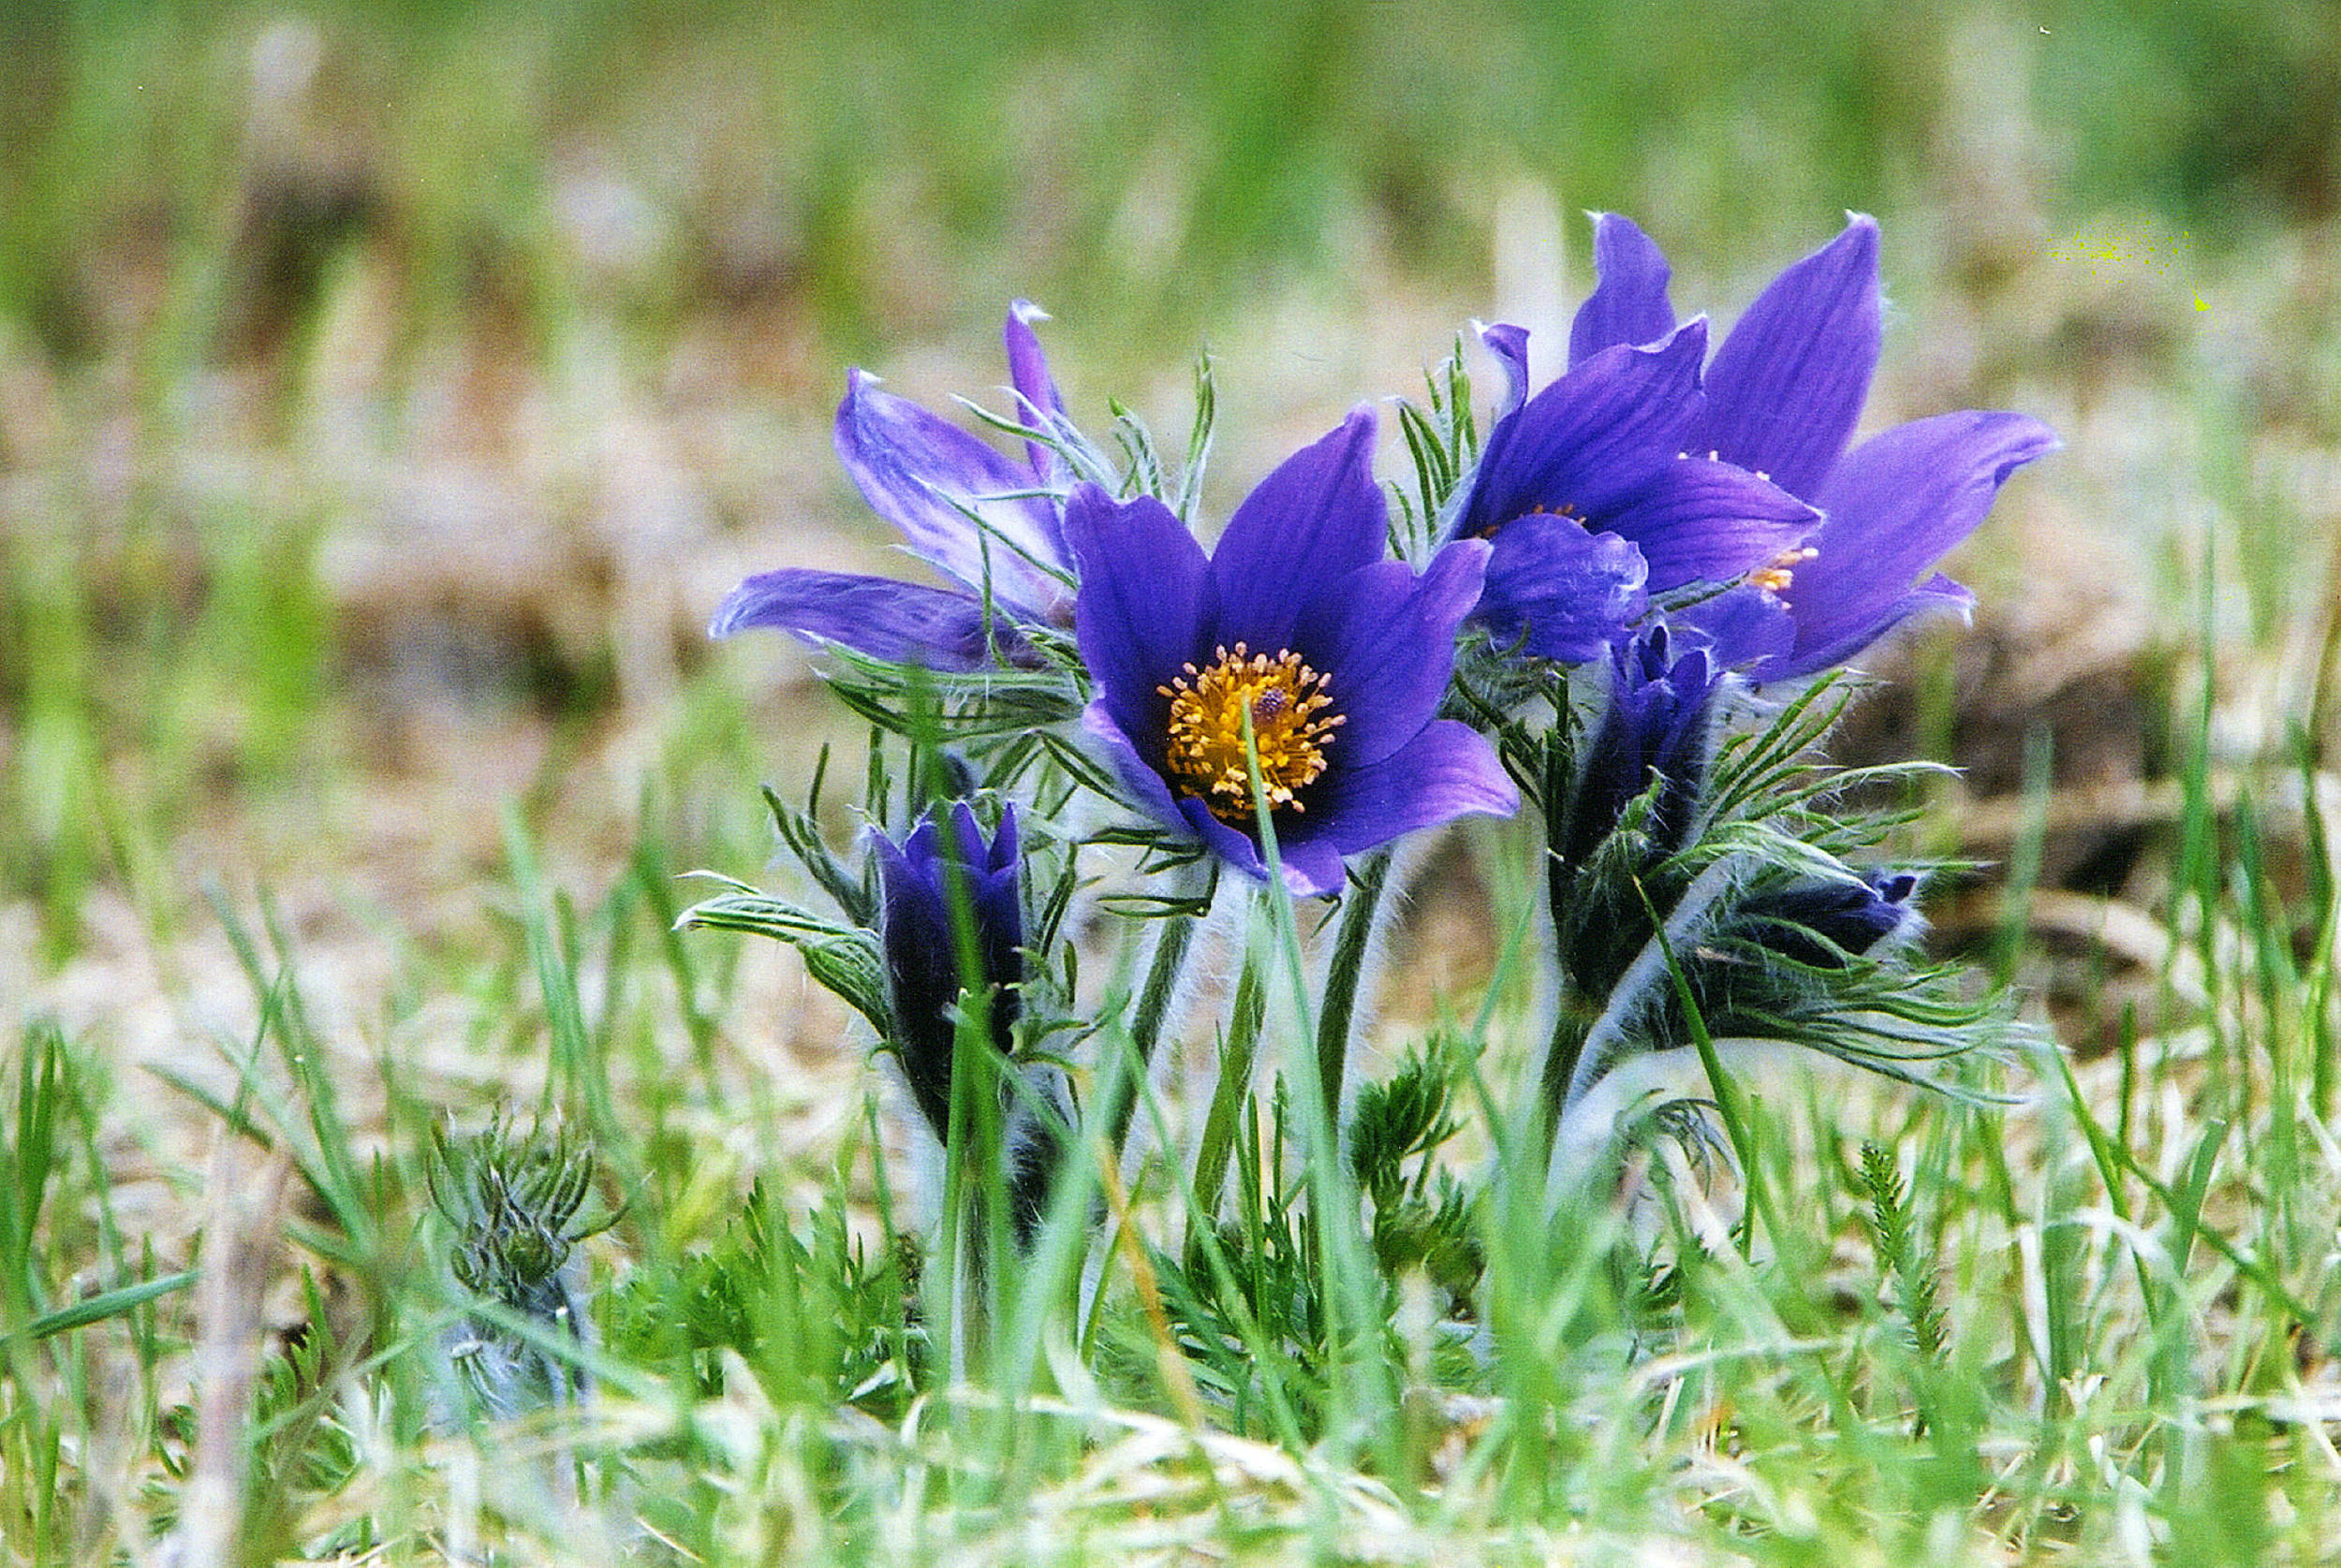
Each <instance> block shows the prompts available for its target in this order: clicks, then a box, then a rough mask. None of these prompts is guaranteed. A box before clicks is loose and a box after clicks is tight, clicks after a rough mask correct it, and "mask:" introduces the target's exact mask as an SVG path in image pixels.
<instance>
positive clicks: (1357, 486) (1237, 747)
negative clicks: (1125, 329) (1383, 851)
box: [1065, 409, 1520, 895]
mask: <svg viewBox="0 0 2341 1568" xmlns="http://www.w3.org/2000/svg"><path fill="white" fill-rule="evenodd" d="M1374 435H1375V423H1374V416H1373V414H1372V413H1371V412H1370V411H1367V410H1363V409H1361V410H1360V411H1359V412H1357V413H1355V414H1353V415H1351V416H1350V417H1349V418H1348V419H1347V421H1346V422H1345V423H1344V424H1343V425H1342V426H1341V427H1340V428H1339V429H1337V430H1335V431H1334V432H1332V434H1331V435H1328V436H1326V437H1325V438H1323V439H1322V440H1320V441H1318V442H1317V443H1316V444H1315V445H1314V446H1310V447H1304V448H1303V450H1301V451H1300V452H1298V453H1296V454H1295V455H1294V456H1292V457H1291V458H1289V459H1288V460H1287V461H1286V462H1284V463H1283V464H1282V465H1281V466H1279V467H1278V468H1277V469H1276V471H1275V472H1274V473H1273V474H1271V475H1270V476H1268V477H1267V478H1266V479H1264V480H1262V481H1261V483H1260V485H1259V488H1258V489H1256V490H1255V491H1252V493H1251V494H1250V495H1249V496H1248V497H1246V498H1245V500H1244V504H1243V505H1242V506H1238V507H1237V508H1236V512H1235V516H1234V517H1233V518H1232V519H1230V520H1229V523H1228V527H1227V531H1226V532H1225V533H1224V534H1223V535H1221V536H1220V539H1219V543H1218V546H1217V549H1216V550H1215V551H1214V553H1212V554H1211V555H1209V556H1206V555H1205V554H1204V553H1203V549H1202V547H1201V546H1200V544H1198V543H1197V542H1196V540H1195V537H1194V535H1191V534H1190V533H1188V532H1187V529H1186V527H1185V524H1183V523H1182V522H1180V520H1178V518H1177V517H1176V516H1174V515H1173V514H1172V513H1171V509H1170V508H1169V507H1167V506H1163V505H1162V504H1161V503H1160V502H1159V501H1156V500H1154V499H1152V498H1151V497H1144V496H1141V497H1140V498H1138V499H1137V500H1134V501H1127V502H1117V501H1115V500H1113V499H1112V498H1111V497H1109V496H1108V495H1106V494H1105V492H1104V491H1100V490H1098V489H1097V488H1096V487H1095V486H1090V485H1082V486H1080V487H1077V488H1076V489H1075V490H1074V491H1073V493H1072V495H1071V497H1070V498H1069V499H1068V500H1067V504H1066V509H1065V532H1066V536H1067V539H1069V540H1070V541H1071V543H1072V547H1073V553H1074V555H1075V557H1076V558H1077V559H1078V560H1079V561H1080V564H1081V579H1082V589H1081V597H1080V600H1079V603H1078V604H1077V606H1076V607H1075V613H1074V630H1075V637H1076V638H1077V640H1078V642H1079V644H1080V648H1081V654H1082V660H1083V662H1084V663H1085V664H1086V665H1087V667H1088V668H1089V671H1090V673H1091V676H1092V678H1093V679H1094V680H1095V681H1096V682H1097V696H1096V699H1095V700H1094V701H1092V702H1091V703H1090V705H1089V708H1088V711H1087V712H1086V713H1085V714H1084V715H1083V722H1084V723H1085V724H1086V725H1087V726H1088V728H1089V730H1090V732H1091V733H1092V734H1093V735H1094V736H1095V737H1096V739H1097V740H1098V742H1099V743H1100V744H1101V745H1102V746H1103V747H1104V748H1105V750H1106V752H1107V753H1108V754H1109V755H1110V756H1111V757H1112V761H1113V763H1114V766H1115V769H1116V770H1117V772H1118V773H1119V775H1120V777H1121V779H1122V781H1123V783H1124V784H1125V786H1126V788H1127V789H1128V790H1129V792H1130V795H1131V797H1132V799H1135V800H1136V801H1137V802H1138V803H1139V804H1140V805H1141V807H1143V808H1144V809H1145V810H1146V811H1147V812H1149V813H1152V814H1153V815H1154V816H1155V817H1156V819H1157V820H1158V821H1160V822H1162V823H1164V824H1166V825H1167V826H1169V827H1171V828H1172V829H1174V830H1176V831H1178V832H1179V833H1181V834H1183V835H1185V836H1187V837H1190V838H1194V839H1199V840H1200V841H1201V842H1202V843H1203V844H1204V845H1206V846H1207V847H1208V848H1209V849H1210V850H1211V851H1212V852H1213V853H1214V854H1215V855H1217V856H1218V857H1220V858H1221V859H1223V860H1226V861H1227V862H1229V864H1231V865H1233V866H1236V867H1238V868H1239V869H1241V870H1243V871H1244V872H1248V873H1250V874H1251V875H1253V876H1261V877H1264V876H1265V875H1266V874H1267V867H1266V863H1265V861H1264V860H1263V859H1262V857H1261V852H1260V842H1259V824H1258V823H1257V822H1256V821H1255V820H1254V813H1253V809H1252V808H1253V796H1252V784H1251V773H1250V768H1249V760H1248V757H1247V755H1246V752H1245V748H1244V719H1245V716H1246V715H1249V717H1250V720H1251V728H1252V732H1253V736H1254V743H1255V748H1256V750H1257V753H1258V755H1259V774H1260V781H1261V784H1262V785H1263V786H1264V791H1265V793H1266V795H1267V798H1268V800H1269V803H1270V812H1271V817H1272V821H1273V823H1274V828H1275V834H1276V843H1277V849H1278V852H1279V854H1280V856H1281V857H1282V860H1283V864H1284V874H1285V881H1286V884H1287V886H1288V887H1290V888H1291V890H1292V891H1293V892H1294V893H1296V894H1302V895H1309V894H1318V893H1332V892H1334V891H1337V890H1338V889H1339V888H1340V887H1341V885H1342V857H1344V856H1345V855H1349V854H1353V853H1356V852H1358V851H1361V850H1365V849H1370V848H1372V847H1374V846H1375V845H1377V844H1380V843H1387V842H1389V841H1390V840H1391V839H1394V838H1396V837H1398V836H1399V835H1400V834H1402V833H1406V832H1410V831H1412V830H1413V829H1415V828H1427V827H1431V826H1433V825H1434V824H1436V823H1441V822H1447V821H1450V820H1451V819H1452V818H1454V817H1457V816H1460V815H1463V814H1464V813H1467V812H1486V813H1494V814H1499V815H1503V814H1509V813H1511V812H1513V811H1514V810H1516V809H1518V806H1519V803H1520V797H1519V792H1518V791H1517V790H1516V789H1514V788H1513V786H1512V784H1511V781H1510V780H1509V779H1508V778H1507V777H1506V776H1505V774H1504V769H1503V768H1502V766H1501V764H1499V763H1498V762H1497V760H1496V756H1495V752H1494V748H1493V747H1492V746H1491V745H1490V744H1489V743H1488V741H1487V740H1485V739H1484V738H1482V737H1481V736H1480V735H1478V734H1477V733H1475V732H1474V731H1472V730H1471V729H1470V728H1469V727H1468V726H1466V725H1462V724H1459V723H1456V722H1455V721H1453V720H1450V719H1439V718H1436V717H1434V715H1435V714H1436V711H1437V710H1438V705H1439V700H1440V697H1441V696H1442V695H1443V694H1444V693H1445V691H1446V689H1447V682H1448V677H1449V675H1450V673H1451V670H1452V667H1453V664H1454V641H1455V629H1456V627H1457V625H1458V624H1459V623H1461V622H1462V620H1463V618H1464V616H1465V614H1467V613H1468V612H1469V611H1470V609H1471V607H1472V605H1473V604H1474V602H1476V601H1477V600H1478V598H1479V596H1480V580H1481V577H1482V574H1483V572H1484V571H1485V568H1486V564H1487V560H1488V555H1489V547H1488V546H1487V545H1485V544H1482V543H1480V542H1479V541H1477V540H1465V541H1462V542H1460V543H1455V544H1450V545H1449V546H1447V547H1446V548H1445V549H1443V550H1440V551H1439V552H1438V554H1437V555H1436V556H1435V557H1434V558H1433V559H1432V561H1431V564H1430V565H1429V567H1428V568H1427V569H1426V570H1425V571H1424V572H1423V573H1422V575H1421V577H1417V576H1416V575H1415V574H1414V572H1413V571H1412V570H1411V569H1410V568H1409V567H1408V566H1407V565H1406V563H1405V562H1403V561H1391V560H1385V559H1383V549H1384V540H1385V525H1386V503H1385V501H1384V499H1383V495H1382V491H1381V490H1380V488H1379V487H1378V486H1377V485H1376V484H1375V482H1374V476H1373V473H1372V468H1371V462H1372V457H1373V448H1374Z"/></svg>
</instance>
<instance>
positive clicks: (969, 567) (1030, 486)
mask: <svg viewBox="0 0 2341 1568" xmlns="http://www.w3.org/2000/svg"><path fill="white" fill-rule="evenodd" d="M1043 319H1046V318H1045V317H1044V316H1043V315H1041V313H1040V312H1039V310H1038V309H1037V308H1036V307H1035V306H1033V305H1032V304H1030V303H1028V302H1026V301H1024V300H1017V301H1016V303H1015V304H1014V305H1013V306H1012V307H1011V308H1010V309H1009V316H1008V326H1007V328H1006V331H1005V336H1006V339H1007V344H1008V365H1009V379H1010V381H1011V382H1012V384H1013V386H1014V388H1015V391H1016V396H1017V401H1018V403H1019V404H1020V408H1019V415H1020V417H1021V418H1023V420H1024V421H1025V422H1026V423H1027V424H1029V425H1031V426H1032V427H1033V428H1035V429H1038V430H1054V429H1057V428H1060V427H1061V426H1062V425H1063V422H1064V401H1063V400H1062V399H1061V398H1060V397H1059V396H1058V393H1057V389H1056V383H1055V382H1054V381H1053V380H1052V379H1051V378H1050V375H1049V366H1048V361H1047V360H1046V359H1043V358H1042V356H1041V352H1040V342H1039V339H1038V338H1037V337H1036V336H1035V335H1034V333H1033V330H1032V323H1033V322H1035V321H1037V320H1043ZM836 442H837V456H838V459H839V461H841V462H844V464H845V465H846V472H847V474H848V475H849V476H852V478H853V482H854V484H855V485H856V486H857V487H859V488H860V490H861V494H862V497H863V499H865V500H867V501H868V502H869V503H870V506H871V508H872V509H873V510H874V511H876V513H877V514H878V515H879V516H880V517H883V518H885V519H886V520H888V521H889V522H891V523H893V524H894V526H895V527H897V528H899V529H901V530H902V532H903V536H904V537H905V539H906V540H907V541H908V545H909V549H910V551H911V553H912V554H914V555H916V556H918V557H920V559H921V560H923V561H925V562H926V563H928V564H930V565H932V566H934V567H935V569H936V570H937V571H940V572H941V573H942V574H943V575H944V576H946V577H948V578H950V579H953V581H954V582H955V583H956V584H957V586H955V587H950V588H930V587H925V586H922V585H920V584H917V583H908V582H898V581H896V580H894V579H891V578H878V577H865V576H861V575H859V574H856V573H851V572H822V571H811V570H805V569H802V568H797V567H789V568H787V569H784V570H781V571H776V572H764V573H761V574H759V575H758V576H756V577H752V578H749V579H746V580H745V581H744V582H742V583H741V584H740V586H739V587H737V588H735V589H733V590H732V591H731V592H730V593H729V594H728V595H726V596H725V599H724V602H723V604H722V605H721V606H720V607H719V608H717V609H716V611H715V619H714V623H713V624H712V625H710V626H709V627H708V635H709V636H711V637H729V636H730V635H731V634H732V633H734V632H737V631H743V630H745V629H746V628H748V627H751V626H770V627H773V628H774V629H776V630H779V631H784V632H788V633H790V634H791V635H793V636H795V637H800V638H802V639H803V640H805V641H807V642H813V643H821V642H834V643H839V644H842V645H843V646H845V647H847V648H850V649H853V650H855V651H856V652H861V653H866V654H869V655H871V656H872V657H874V658H880V659H891V660H895V661H898V662H901V663H905V664H920V665H925V666H928V667H931V668H935V669H945V670H963V671H964V670H974V669H981V668H983V667H986V666H989V665H991V664H993V663H994V652H995V650H996V651H997V652H1000V653H1005V654H1008V655H1009V656H1011V657H1013V656H1015V655H1016V654H1017V652H1018V651H1019V650H1020V649H1021V648H1022V647H1023V638H1022V637H1020V636H1019V634H1018V632H1017V627H1018V626H1020V625H1033V626H1056V627H1060V628H1061V627H1062V626H1063V625H1064V624H1065V623H1066V621H1067V616H1068V614H1069V611H1070V608H1071V605H1072V596H1073V590H1072V563H1071V560H1070V558H1069V557H1068V556H1067V553H1066V549H1065V532H1064V527H1063V524H1062V522H1061V521H1060V512H1061V510H1062V502H1061V500H1060V499H1059V496H1060V493H1061V491H1062V490H1063V488H1064V485H1065V483H1066V479H1067V476H1066V475H1065V474H1064V472H1063V470H1062V465H1061V464H1060V463H1059V462H1057V460H1056V456H1055V453H1054V452H1053V450H1052V449H1051V448H1050V447H1048V446H1046V445H1044V444H1043V443H1041V442H1038V441H1031V442H1027V443H1026V453H1025V459H1024V461H1023V462H1018V461H1016V460H1014V459H1011V458H1009V457H1007V456H1004V455H1003V454H1002V453H1001V452H1000V451H999V450H998V449H996V448H995V447H992V446H990V445H989V444H988V443H986V442H983V441H981V440H979V439H978V438H977V437H975V436H973V435H971V434H969V433H968V432H965V431H964V430H961V429H960V428H959V427H958V426H956V425H953V424H950V423H948V422H946V421H944V420H942V419H939V418H935V416H934V415H933V414H930V413H928V412H927V411H926V410H925V409H923V408H920V406H919V405H918V404H916V403H911V402H909V401H907V400H905V399H903V398H898V397H896V396H894V395H893V394H892V393H891V392H886V391H881V390H879V388H878V386H877V380H876V377H875V376H871V375H866V374H863V373H862V372H861V371H859V370H855V371H849V372H847V376H846V400H845V402H844V403H840V404H839V405H838V409H837V435H836Z"/></svg>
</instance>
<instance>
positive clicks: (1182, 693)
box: [1155, 642, 1347, 823]
mask: <svg viewBox="0 0 2341 1568" xmlns="http://www.w3.org/2000/svg"><path fill="white" fill-rule="evenodd" d="M1326 684H1327V677H1325V676H1323V675H1321V674H1319V673H1318V671H1316V670H1314V669H1312V668H1310V667H1308V666H1307V665H1305V664H1303V663H1302V662H1301V655H1300V654H1298V653H1295V652H1292V650H1290V649H1289V648H1280V649H1278V650H1277V651H1276V652H1275V653H1274V654H1273V655H1271V654H1267V653H1255V652H1251V650H1250V649H1248V648H1246V647H1245V646H1244V644H1243V643H1241V642H1239V643H1237V644H1236V645H1235V647H1234V649H1233V650H1232V651H1230V650H1229V649H1227V648H1224V647H1223V648H1220V649H1218V650H1217V651H1216V652H1215V653H1214V655H1213V657H1212V661H1211V666H1210V667H1209V668H1207V669H1197V668H1196V667H1195V666H1194V665H1193V664H1189V665H1188V666H1187V667H1186V673H1185V675H1183V676H1177V677H1174V678H1173V679H1172V681H1171V684H1170V685H1168V686H1157V687H1156V688H1155V689H1156V691H1157V692H1159V693H1161V695H1163V696H1167V697H1169V698H1170V699H1171V742H1170V755H1169V758H1168V764H1169V767H1170V769H1171V775H1172V777H1173V778H1175V779H1177V780H1179V781H1181V782H1183V783H1185V784H1186V785H1187V787H1188V789H1189V792H1190V793H1192V794H1195V795H1198V796H1200V797H1201V798H1202V800H1203V803H1204V804H1206V805H1208V806H1209V807H1210V808H1211V812H1212V814H1213V815H1214V816H1216V817H1218V818H1219V819H1220V820H1221V821H1222V822H1238V823H1243V822H1249V821H1251V820H1252V773H1251V768H1250V766H1249V764H1248V762H1247V761H1246V759H1245V756H1244V715H1245V714H1247V713H1248V714H1250V715H1251V719H1252V744H1253V747H1254V749H1255V750H1256V751H1257V752H1258V753H1259V776H1260V785H1261V788H1262V790H1263V791H1264V792H1265V793H1266V794H1267V796H1268V804H1269V806H1270V808H1271V809H1272V810H1281V809H1283V808H1286V807H1290V808H1291V809H1292V810H1293V811H1296V812H1297V811H1301V810H1303V809H1304V808H1303V802H1302V801H1301V800H1300V799H1298V794H1299V792H1300V791H1301V790H1303V789H1305V788H1306V787H1307V786H1308V785H1310V784H1314V783H1315V782H1316V781H1317V777H1318V774H1320V773H1322V772H1324V771H1325V748H1326V747H1328V746H1330V745H1332V740H1333V731H1334V730H1335V729H1337V728H1339V727H1340V726H1341V725H1343V724H1344V723H1345V722H1347V716H1346V715H1344V714H1341V713H1332V712H1328V711H1326V710H1328V709H1330V708H1331V707H1332V704H1333V699H1332V697H1331V696H1327V695H1326V691H1325V687H1326Z"/></svg>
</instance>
